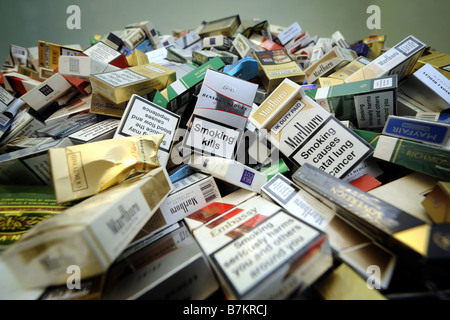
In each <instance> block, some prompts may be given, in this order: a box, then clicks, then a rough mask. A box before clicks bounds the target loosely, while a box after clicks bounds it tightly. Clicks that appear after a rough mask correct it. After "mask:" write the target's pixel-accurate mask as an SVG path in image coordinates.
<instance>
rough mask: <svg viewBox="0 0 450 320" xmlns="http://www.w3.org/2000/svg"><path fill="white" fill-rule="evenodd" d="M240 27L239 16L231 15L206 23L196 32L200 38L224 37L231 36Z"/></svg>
mask: <svg viewBox="0 0 450 320" xmlns="http://www.w3.org/2000/svg"><path fill="white" fill-rule="evenodd" d="M240 25H241V18H240V17H239V15H233V16H229V17H225V18H221V19H217V20H213V21H208V22H206V24H205V25H204V26H203V28H202V29H201V30H200V31H199V32H198V35H199V36H200V37H201V38H205V37H212V36H219V35H223V36H225V37H231V36H233V35H234V34H235V33H236V31H237V30H238V28H239V26H240Z"/></svg>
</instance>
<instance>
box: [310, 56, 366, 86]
mask: <svg viewBox="0 0 450 320" xmlns="http://www.w3.org/2000/svg"><path fill="white" fill-rule="evenodd" d="M357 57H358V56H357V55H356V53H355V52H354V51H353V50H350V49H344V48H341V47H333V49H332V50H330V51H328V52H327V53H326V54H325V55H324V56H323V57H322V58H320V59H319V60H317V62H316V63H314V64H313V65H310V66H309V67H308V68H307V69H305V75H306V77H305V79H306V82H307V83H314V82H316V81H317V80H318V79H319V78H320V77H326V76H328V75H329V74H331V73H333V72H335V71H336V70H339V69H341V68H343V67H344V66H345V65H347V64H349V63H350V62H352V61H353V60H355V59H357Z"/></svg>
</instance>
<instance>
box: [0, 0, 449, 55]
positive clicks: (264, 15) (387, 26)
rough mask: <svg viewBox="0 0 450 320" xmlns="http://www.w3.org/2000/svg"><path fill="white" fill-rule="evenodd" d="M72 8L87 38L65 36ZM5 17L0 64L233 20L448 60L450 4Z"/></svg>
mask: <svg viewBox="0 0 450 320" xmlns="http://www.w3.org/2000/svg"><path fill="white" fill-rule="evenodd" d="M371 4H375V5H378V6H379V7H380V9H381V29H379V30H376V29H375V30H369V29H368V28H367V26H366V22H367V19H368V18H369V16H370V14H368V13H366V10H367V7H368V6H369V5H371ZM69 5H78V6H79V7H80V9H81V30H69V29H68V28H67V25H66V22H67V20H68V18H69V16H70V14H68V13H66V11H67V8H68V6H69ZM0 13H1V16H2V18H1V20H0V30H1V31H0V32H1V41H0V58H3V57H6V55H7V54H8V51H9V46H10V45H11V44H16V45H19V46H23V47H33V46H37V41H38V40H44V41H49V42H53V43H57V44H79V45H81V47H82V48H83V49H86V48H87V47H89V39H90V37H91V36H93V35H95V34H102V35H103V34H108V33H109V32H110V31H114V30H121V29H123V28H124V27H125V26H126V25H128V24H130V23H133V22H139V21H143V20H151V21H152V22H153V24H154V26H155V28H156V29H157V30H158V31H159V32H160V33H161V34H171V33H172V30H174V29H193V28H195V27H197V26H198V25H199V24H200V23H201V22H202V21H212V20H215V19H219V18H223V17H227V16H231V15H235V14H239V15H240V17H241V19H242V20H251V19H252V18H260V19H267V20H268V21H269V22H270V23H272V24H276V25H281V26H285V27H287V26H289V25H290V24H292V23H293V22H295V21H297V22H298V23H299V24H300V26H301V27H302V28H303V30H307V31H309V33H310V35H312V36H313V35H318V36H322V37H330V36H331V34H332V33H333V32H334V31H336V30H339V31H341V33H342V34H343V35H344V37H345V39H346V40H347V42H353V41H356V40H360V39H363V38H365V37H367V36H369V35H371V34H378V35H381V34H384V35H386V45H387V46H388V47H391V46H393V45H395V44H396V43H398V42H399V41H401V40H402V39H404V38H405V37H406V36H408V35H411V34H412V35H414V36H416V37H417V38H419V39H420V40H421V41H423V42H425V43H426V44H427V45H429V46H431V47H432V48H433V49H435V50H437V51H441V52H445V53H449V54H450V42H449V34H448V32H449V30H450V28H449V26H450V23H449V21H450V19H449V17H448V14H449V13H450V1H448V0H308V1H303V0H220V1H218V0H192V1H180V0H158V1H156V0H59V1H56V0H0Z"/></svg>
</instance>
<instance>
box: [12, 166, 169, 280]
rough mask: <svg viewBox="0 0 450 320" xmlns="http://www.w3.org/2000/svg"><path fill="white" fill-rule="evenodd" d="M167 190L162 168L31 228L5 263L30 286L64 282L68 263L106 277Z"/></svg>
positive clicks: (84, 270)
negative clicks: (106, 272)
mask: <svg viewBox="0 0 450 320" xmlns="http://www.w3.org/2000/svg"><path fill="white" fill-rule="evenodd" d="M171 190H172V184H171V182H170V179H169V176H168V174H167V171H166V170H165V169H164V168H161V167H160V168H156V169H154V170H152V171H150V172H148V173H146V174H145V175H141V176H137V177H135V178H132V179H129V180H127V181H124V182H123V183H121V184H119V185H117V186H116V187H114V188H111V189H109V190H106V191H105V192H102V193H99V194H96V195H95V196H92V197H90V198H88V199H86V200H85V201H82V202H80V203H78V204H76V205H74V206H72V207H70V208H68V209H67V210H65V211H64V213H63V214H60V215H58V216H57V217H53V218H52V219H47V220H45V221H43V222H41V223H40V224H38V225H37V226H35V227H34V228H32V229H31V230H29V231H28V232H27V233H26V234H25V235H24V236H23V237H22V238H21V239H20V240H19V241H18V242H16V243H14V244H13V245H11V246H10V247H9V248H8V249H7V250H6V251H5V252H4V253H3V254H4V257H5V263H6V265H7V267H8V268H9V269H10V271H11V273H12V274H13V275H14V276H15V277H16V278H17V280H18V281H19V282H20V283H21V284H22V285H23V286H24V287H29V288H31V287H42V286H49V285H59V284H64V283H66V280H67V273H66V271H67V268H68V267H69V266H71V265H77V266H78V267H80V269H81V270H82V276H83V277H84V278H88V277H92V276H96V275H99V274H101V273H104V272H105V271H106V270H107V269H108V268H109V267H110V265H111V264H112V263H113V262H114V260H115V259H116V258H117V257H118V256H119V255H120V254H121V253H122V251H123V250H124V249H125V248H126V247H127V246H128V244H129V243H130V242H131V240H132V239H133V237H134V236H135V235H136V234H137V233H138V232H139V230H140V228H142V226H143V225H144V224H145V223H146V222H147V220H148V219H149V218H150V217H151V216H152V215H153V214H154V212H155V211H156V209H157V208H158V207H159V205H160V204H161V203H162V202H163V201H164V200H165V199H166V197H167V196H168V194H169V192H170V191H171ZM74 244H76V245H74ZM38 248H40V249H38ZM25 257H26V258H27V259H26V260H25V261H24V260H23V258H25Z"/></svg>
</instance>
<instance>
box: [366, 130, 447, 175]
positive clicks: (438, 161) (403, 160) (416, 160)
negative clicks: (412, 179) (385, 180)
mask: <svg viewBox="0 0 450 320" xmlns="http://www.w3.org/2000/svg"><path fill="white" fill-rule="evenodd" d="M373 156H374V157H375V158H377V159H381V160H384V161H387V162H391V163H395V164H397V165H400V166H402V167H405V168H409V169H411V170H414V171H419V172H422V173H425V174H429V175H431V176H433V177H438V178H440V179H442V180H444V181H449V180H450V170H449V168H450V149H446V148H442V147H436V146H433V145H429V144H425V143H421V142H416V141H413V140H409V139H401V138H396V137H390V136H387V135H380V136H379V138H378V141H377V145H376V148H375V151H374V153H373Z"/></svg>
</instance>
